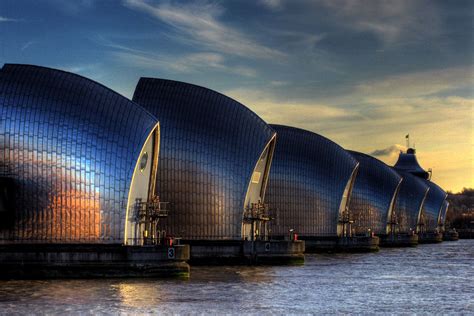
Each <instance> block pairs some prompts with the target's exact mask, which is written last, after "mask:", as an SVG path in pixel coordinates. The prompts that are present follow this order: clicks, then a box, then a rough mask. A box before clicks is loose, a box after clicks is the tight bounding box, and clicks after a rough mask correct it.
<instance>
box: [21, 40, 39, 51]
mask: <svg viewBox="0 0 474 316" xmlns="http://www.w3.org/2000/svg"><path fill="white" fill-rule="evenodd" d="M34 43H36V42H35V41H28V42H26V43H25V44H23V46H21V51H25V50H27V49H28V48H29V47H30V46H31V45H33V44H34Z"/></svg>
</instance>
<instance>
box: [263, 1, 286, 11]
mask: <svg viewBox="0 0 474 316" xmlns="http://www.w3.org/2000/svg"><path fill="white" fill-rule="evenodd" d="M258 2H259V3H260V4H262V5H263V6H264V7H267V8H268V9H270V10H273V11H276V10H281V9H282V8H283V1H282V0H259V1H258Z"/></svg>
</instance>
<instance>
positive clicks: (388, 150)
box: [369, 144, 406, 157]
mask: <svg viewBox="0 0 474 316" xmlns="http://www.w3.org/2000/svg"><path fill="white" fill-rule="evenodd" d="M405 150H406V147H405V146H402V145H399V144H394V145H392V146H389V147H385V148H382V149H376V150H374V151H372V152H371V153H369V155H372V156H375V157H380V156H397V155H398V154H399V153H400V151H405Z"/></svg>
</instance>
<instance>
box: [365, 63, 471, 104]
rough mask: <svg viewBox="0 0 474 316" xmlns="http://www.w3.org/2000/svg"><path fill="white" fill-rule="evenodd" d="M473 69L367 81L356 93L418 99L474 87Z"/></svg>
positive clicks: (440, 71) (422, 72)
mask: <svg viewBox="0 0 474 316" xmlns="http://www.w3.org/2000/svg"><path fill="white" fill-rule="evenodd" d="M473 74H474V67H472V66H465V67H452V68H445V69H435V70H427V71H420V72H414V73H408V74H401V75H390V76H386V77H385V78H379V79H377V80H371V81H367V82H365V83H362V84H360V85H358V86H357V91H356V93H359V94H362V95H366V96H368V97H369V98H374V97H377V96H383V98H396V97H402V98H407V97H420V96H427V95H432V94H437V93H442V92H445V91H449V90H452V89H460V88H463V87H472V86H473V85H474V75H473Z"/></svg>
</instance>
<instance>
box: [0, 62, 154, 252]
mask: <svg viewBox="0 0 474 316" xmlns="http://www.w3.org/2000/svg"><path fill="white" fill-rule="evenodd" d="M0 104H1V107H0V113H1V121H0V164H2V165H3V168H2V169H3V170H2V171H1V172H2V174H3V175H4V176H8V177H11V178H13V179H14V180H15V182H16V183H17V192H18V199H17V201H18V204H17V209H16V222H15V227H14V229H13V230H11V231H3V232H2V233H1V234H0V236H1V238H3V239H10V240H11V239H13V240H31V241H45V242H51V241H56V242H96V241H101V242H117V243H122V242H123V237H124V226H125V215H126V208H127V199H128V193H129V189H130V185H131V179H132V174H133V171H134V168H135V164H136V162H137V160H138V156H139V154H140V150H141V148H142V146H143V144H144V143H145V140H146V139H147V137H148V136H149V135H150V133H151V132H152V131H153V129H154V128H155V127H156V125H157V119H156V118H155V117H154V116H152V115H151V114H150V113H148V112H146V111H145V110H144V109H143V108H141V107H140V106H139V105H137V104H135V103H133V102H131V101H130V100H128V99H126V98H125V97H123V96H121V95H119V94H118V93H116V92H114V91H112V90H110V89H108V88H106V87H104V86H102V85H101V84H98V83H96V82H94V81H92V80H89V79H87V78H84V77H81V76H78V75H75V74H72V73H68V72H64V71H60V70H55V69H50V68H44V67H38V66H31V65H11V64H7V65H5V66H4V67H3V68H2V69H1V71H0Z"/></svg>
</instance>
